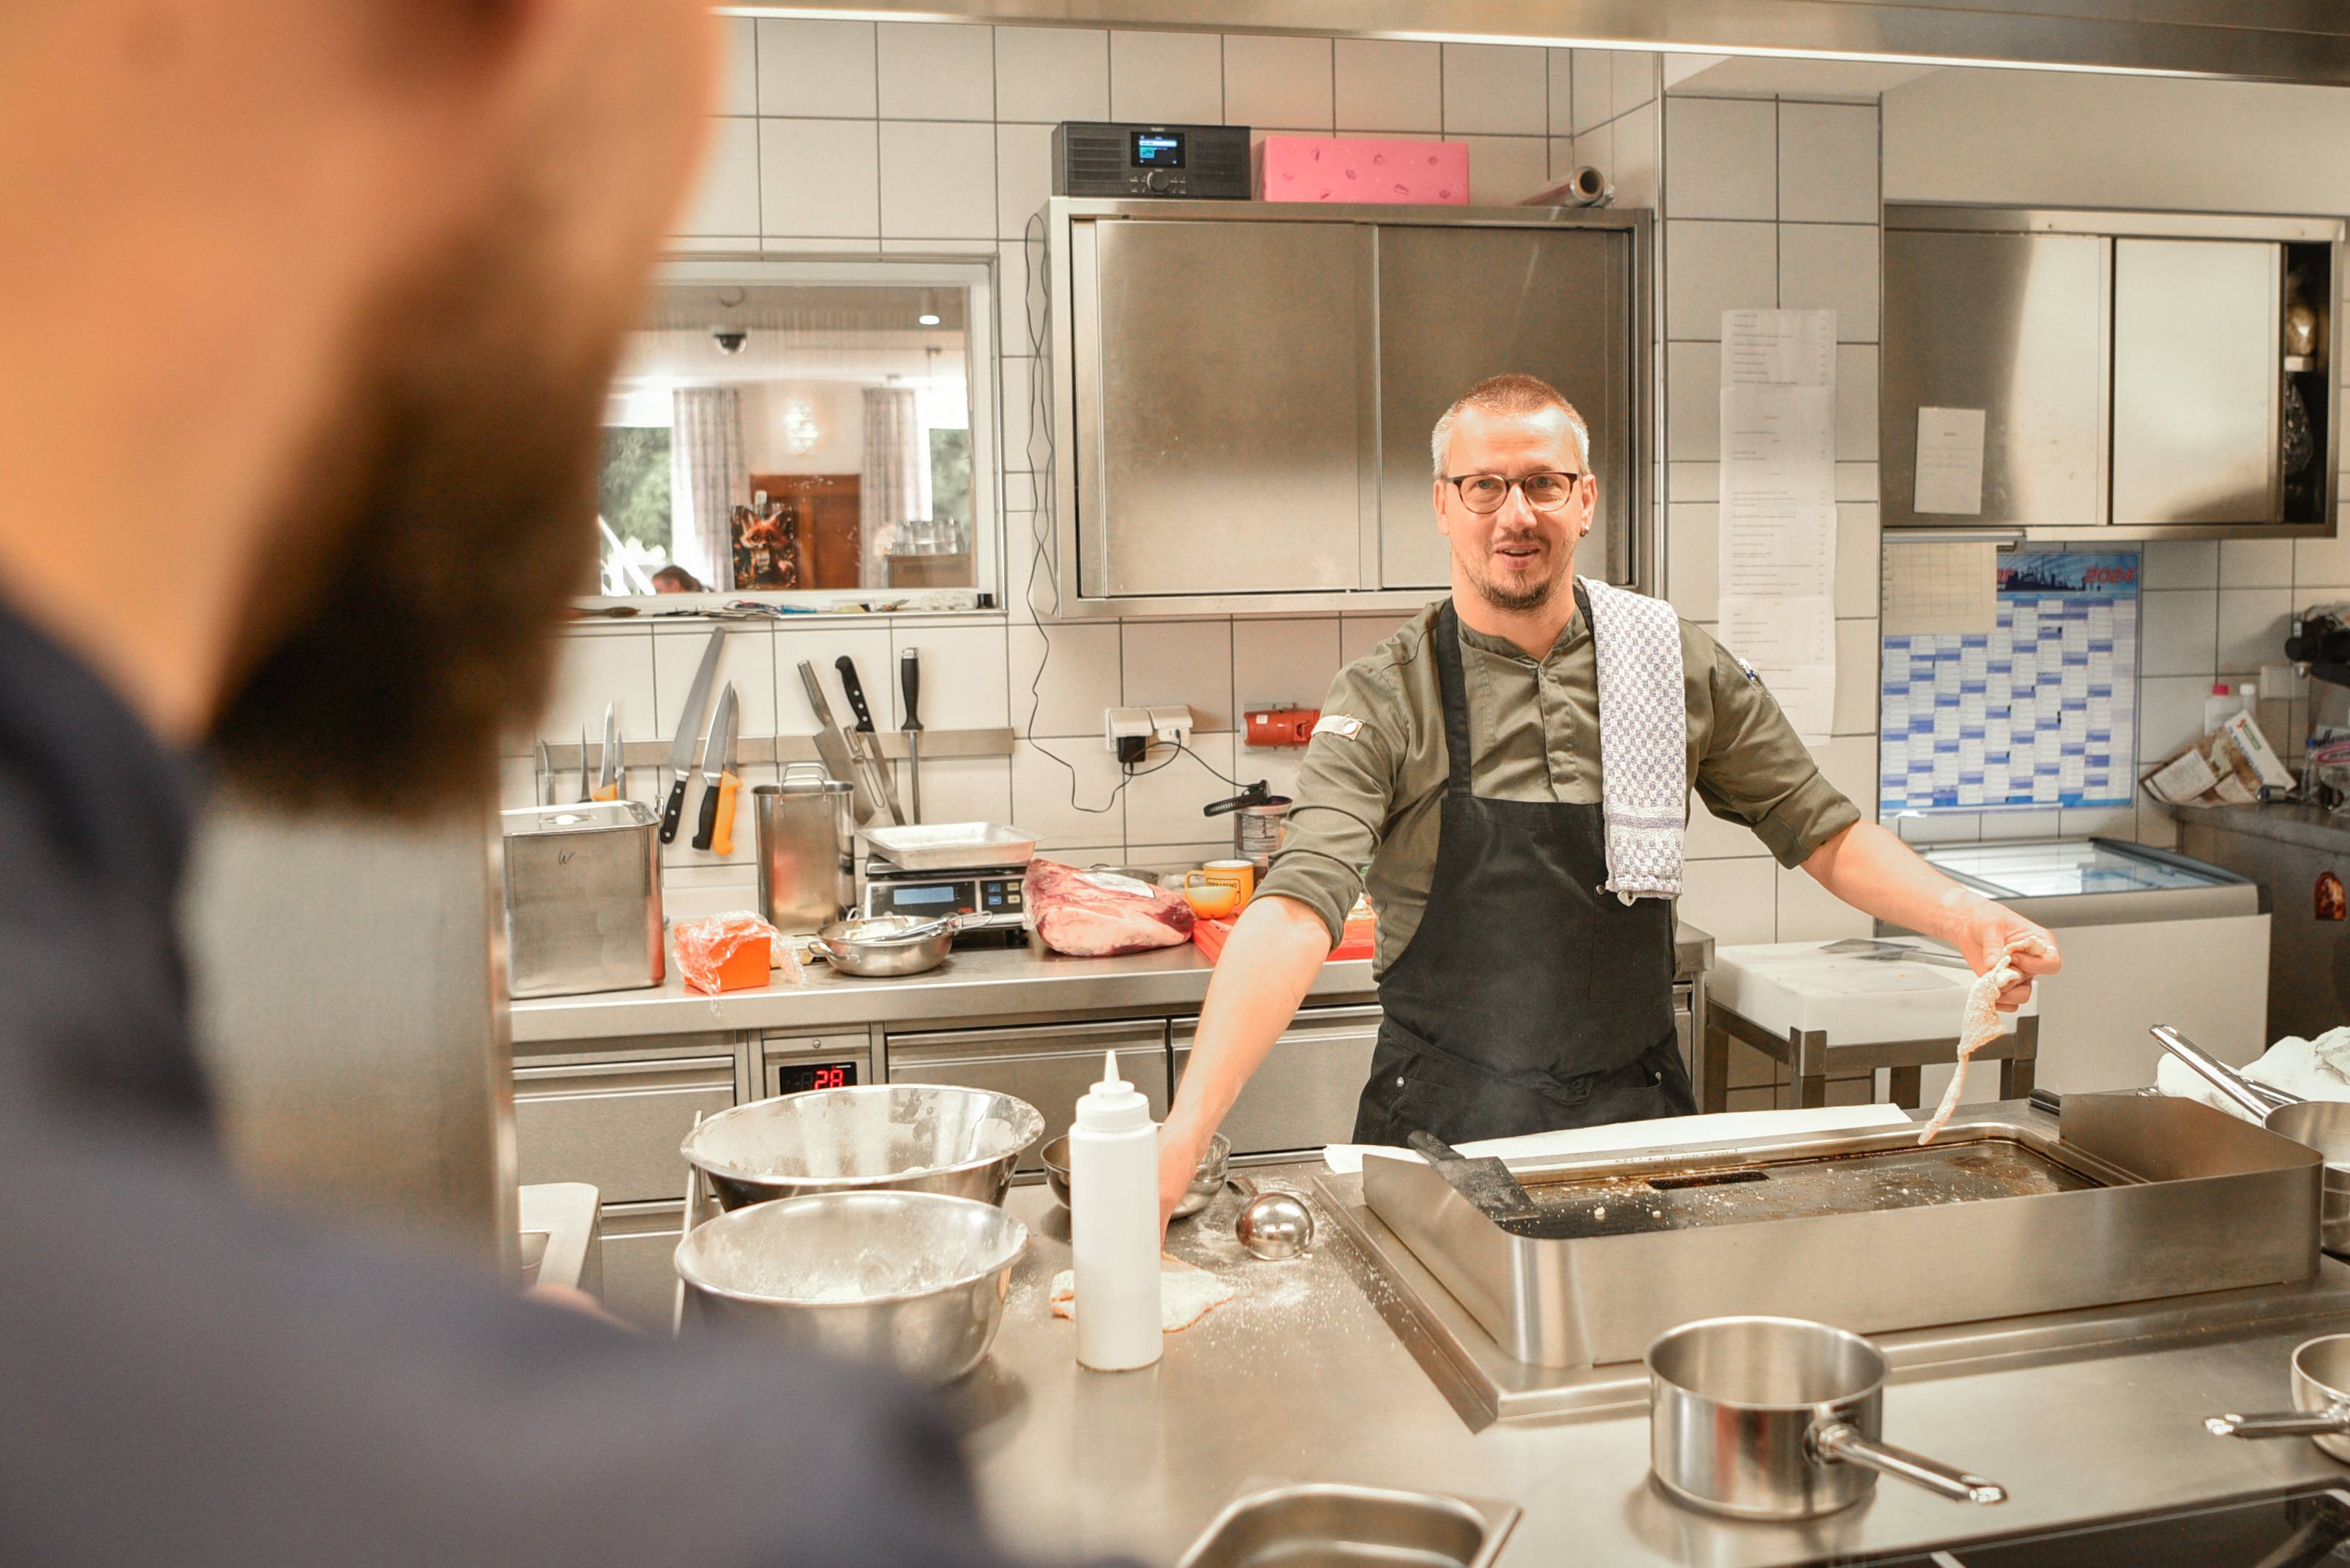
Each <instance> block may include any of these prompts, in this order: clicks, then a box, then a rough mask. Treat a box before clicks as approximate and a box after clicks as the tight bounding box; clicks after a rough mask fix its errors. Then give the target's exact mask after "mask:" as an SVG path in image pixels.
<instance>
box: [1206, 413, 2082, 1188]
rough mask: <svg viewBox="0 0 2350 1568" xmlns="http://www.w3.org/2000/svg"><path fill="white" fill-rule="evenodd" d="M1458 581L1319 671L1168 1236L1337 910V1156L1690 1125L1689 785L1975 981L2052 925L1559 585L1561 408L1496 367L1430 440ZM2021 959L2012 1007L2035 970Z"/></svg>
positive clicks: (1720, 653) (1650, 632) (1308, 979)
mask: <svg viewBox="0 0 2350 1568" xmlns="http://www.w3.org/2000/svg"><path fill="white" fill-rule="evenodd" d="M1431 447H1432V453H1431V455H1432V456H1433V458H1434V462H1435V472H1434V479H1433V484H1432V488H1431V494H1432V498H1433V503H1434V507H1435V524H1436V527H1437V530H1438V531H1439V532H1440V533H1441V534H1442V535H1444V536H1445V537H1446V539H1447V540H1448V541H1449V543H1450V545H1451V594H1450V595H1449V596H1448V597H1446V598H1444V599H1442V600H1440V601H1439V602H1438V603H1435V604H1432V605H1430V606H1429V607H1427V608H1426V609H1424V610H1422V611H1420V612H1419V614H1418V615H1416V616H1414V617H1413V618H1411V619H1410V620H1409V621H1408V622H1407V623H1405V625H1404V626H1403V627H1402V628H1401V629H1399V631H1397V632H1396V633H1395V634H1394V635H1393V636H1392V637H1389V638H1388V639H1387V640H1386V641H1385V642H1382V643H1381V644H1379V646H1378V647H1377V648H1375V649H1372V650H1371V651H1370V652H1369V653H1368V654H1367V655H1365V656H1364V657H1363V658H1361V659H1357V660H1356V661H1355V662H1354V663H1352V664H1350V665H1348V666H1347V668H1346V669H1345V670H1341V671H1339V674H1338V678H1337V680H1336V681H1335V682H1334V683H1333V684H1332V686H1331V688H1330V692H1329V695H1328V697H1327V698H1326V700H1325V701H1324V702H1323V705H1322V716H1321V719H1320V720H1319V722H1317V723H1316V724H1315V729H1314V734H1313V737H1312V740H1311V742H1310V743H1309V745H1308V746H1307V749H1306V753H1305V763H1304V765H1303V768H1302V770H1301V772H1300V774H1299V777H1298V782H1297V784H1296V787H1295V791H1294V792H1293V793H1294V795H1295V805H1292V807H1291V808H1290V813H1289V818H1288V829H1287V834H1286V836H1285V838H1284V843H1283V845H1282V847H1281V849H1280V851H1279V853H1278V854H1277V855H1275V856H1274V859H1273V863H1272V866H1271V867H1270V868H1269V869H1268V870H1267V872H1266V874H1265V876H1264V877H1263V882H1262V884H1261V887H1260V889H1259V893H1258V896H1257V897H1256V898H1255V899H1253V901H1252V902H1251V903H1250V905H1249V907H1248V909H1247V910H1246V911H1245V912H1244V913H1243V916H1242V918H1241V919H1240V922H1239V924H1238V925H1237V926H1236V927H1235V928H1234V929H1233V931H1232V937H1231V940H1229V941H1228V942H1227V943H1226V945H1225V947H1224V950H1223V953H1222V956H1221V958H1220V959H1219V960H1218V961H1217V965H1216V971H1215V976H1214V979H1213V981H1212V982H1211V985H1210V987H1209V990H1208V998H1207V1003H1206V1007H1205V1009H1204V1011H1203V1013H1202V1015H1201V1021H1200V1032H1199V1035H1198V1038H1197V1040H1196V1042H1195V1044H1194V1045H1193V1048H1192V1052H1191V1063H1190V1065H1189V1066H1188V1068H1187V1069H1186V1070H1185V1073H1184V1075H1183V1081H1182V1085H1181V1087H1180V1091H1179V1093H1178V1094H1177V1096H1176V1098H1175V1103H1174V1105H1173V1106H1172V1108H1171V1109H1170V1112H1169V1114H1168V1118H1167V1122H1166V1124H1165V1127H1163V1128H1162V1130H1161V1134H1160V1167H1159V1191H1160V1198H1159V1210H1160V1215H1161V1218H1162V1220H1163V1219H1164V1217H1165V1216H1166V1214H1167V1213H1168V1212H1169V1211H1170V1210H1171V1209H1172V1207H1173V1204H1174V1202H1175V1200H1176V1199H1178V1198H1180V1196H1181V1195H1182V1192H1183V1190H1184V1189H1185V1187H1186V1186H1187V1185H1188V1184H1189V1182H1190V1180H1191V1171H1192V1168H1193V1166H1194V1164H1195V1163H1196V1162H1197V1160H1198V1158H1199V1157H1200V1155H1201V1153H1202V1152H1203V1151H1204V1150H1205V1149H1206V1147H1207V1146H1208V1143H1209V1140H1210V1139H1211V1137H1213V1135H1214V1133H1215V1130H1216V1127H1217V1124H1218V1123H1219V1122H1221V1121H1222V1119H1223V1116H1224V1115H1225V1113H1226V1112H1227V1111H1229V1110H1230V1109H1231V1108H1232V1103H1233V1101H1234V1100H1235V1099H1236V1098H1237V1097H1238V1096H1239V1095H1240V1092H1241V1090H1242V1088H1243V1085H1246V1084H1247V1082H1248V1079H1249V1075H1250V1074H1251V1073H1253V1071H1254V1070H1255V1069H1256V1067H1257V1065H1258V1064H1260V1063H1261V1062H1263V1060H1264V1057H1265V1054H1266V1053H1267V1052H1268V1051H1269V1050H1271V1049H1272V1047H1273V1044H1274V1040H1275V1039H1276V1038H1277V1037H1278V1036H1279V1035H1280V1034H1281V1033H1282V1032H1283V1031H1284V1029H1286V1028H1287V1027H1288V1025H1289V1022H1290V1018H1291V1016H1292V1015H1293V1014H1294V1013H1295V1012H1296V1009H1297V1006H1298V1003H1299V1002H1301V1001H1302V1000H1303V999H1304V997H1305V992H1306V990H1307V989H1308V987H1310V986H1311V985H1312V984H1313V982H1314V978H1315V973H1316V972H1317V971H1319V969H1320V967H1321V965H1322V963H1323V961H1324V960H1325V959H1326V958H1327V956H1328V954H1329V951H1330V949H1331V947H1332V945H1333V944H1334V943H1335V942H1336V940H1337V938H1338V936H1339V934H1340V932H1341V930H1342V929H1343V927H1344V924H1345V920H1346V917H1347V911H1348V909H1351V908H1352V907H1353V905H1354V903H1355V900H1356V898H1357V895H1358V894H1360V893H1362V892H1364V891H1366V890H1367V891H1368V893H1369V895H1370V899H1371V902H1372V905H1373V906H1374V908H1375V909H1377V911H1378V951H1377V953H1376V955H1375V961H1374V972H1375V973H1376V975H1377V976H1378V988H1379V1004H1380V1007H1381V1009H1382V1011H1383V1012H1384V1015H1385V1016H1384V1018H1383V1019H1382V1021H1381V1023H1380V1026H1379V1038H1378V1048H1377V1050H1376V1052H1375V1053H1374V1054H1373V1056H1372V1059H1371V1072H1370V1078H1369V1081H1368V1082H1367V1084H1365V1085H1363V1089H1362V1098H1361V1103H1360V1106H1359V1108H1358V1110H1357V1117H1356V1123H1355V1129H1354V1139H1355V1141H1357V1142H1358V1143H1384V1144H1399V1143H1402V1142H1404V1141H1405V1140H1406V1138H1407V1137H1409V1135H1410V1134H1411V1133H1412V1132H1414V1131H1416V1130H1420V1131H1426V1132H1430V1133H1432V1134H1434V1135H1435V1136H1436V1137H1440V1138H1442V1139H1443V1140H1444V1141H1446V1142H1448V1143H1452V1144H1460V1143H1463V1142H1468V1141H1471V1140H1474V1139H1481V1138H1492V1137H1511V1136H1513V1135H1516V1134H1521V1133H1530V1132H1541V1131H1547V1130H1550V1129H1553V1128H1558V1127H1590V1126H1596V1125H1598V1124H1601V1123H1607V1122H1619V1121H1633V1120H1639V1119H1642V1118H1646V1117H1652V1116H1679V1115H1685V1114H1688V1113H1690V1112H1691V1111H1693V1110H1695V1109H1696V1106H1695V1103H1694V1101H1693V1099H1692V1097H1691V1095H1690V1080H1689V1073H1688V1069H1687V1067H1686V1066H1685V1065H1684V1064H1683V1062H1682V1060H1681V1055H1680V1052H1679V1045H1678V1042H1677V1039H1676V1036H1675V1032H1674V1029H1673V1021H1672V983H1673V928H1674V919H1673V900H1674V899H1675V898H1677V897H1678V896H1679V892H1680V889H1681V872H1682V865H1681V835H1682V832H1683V829H1684V827H1685V826H1686V823H1687V816H1688V802H1689V794H1690V791H1691V790H1694V791H1695V792H1696V794H1697V796H1698V798H1699V800H1700V801H1701V802H1702V803H1703V804H1704V805H1705V807H1706V809H1708V810H1709V811H1711V812H1712V813H1713V814H1714V815H1716V816H1719V817H1722V818H1725V819H1727V820H1729V821H1732V822H1736V823H1740V824H1742V825H1743V826H1746V827H1748V828H1750V829H1752V831H1753V833H1754V835H1755V836H1757V837H1758V838H1760V839H1761V840H1762V841H1763V844H1764V845H1765V846H1767V847H1768V848H1769V849H1770V851H1771V853H1772V854H1773V856H1774V857H1777V859H1778V861H1779V862H1780V864H1782V865H1784V866H1787V867H1802V868H1803V869H1804V871H1805V872H1806V873H1807V874H1809V875H1810V876H1811V877H1814V879H1815V880H1817V881H1818V882H1819V884H1820V885H1821V886H1822V887H1823V888H1826V889H1827V890H1828V891H1829V892H1830V893H1832V894H1834V895H1835V897H1837V898H1841V899H1843V900H1844V901H1845V902H1846V903H1847V904H1850V905H1852V906H1853V907H1854V908H1856V909H1861V910H1863V911H1865V912H1866V913H1868V914H1871V915H1875V916H1877V917H1879V918H1881V919H1886V920H1888V921H1891V922H1893V923H1894V924H1896V925H1899V926H1903V927H1906V928H1908V929H1912V930H1916V931H1919V932H1923V933H1924V934H1926V935H1928V936H1930V937H1934V938H1937V939H1939V940H1943V941H1946V942H1948V943H1950V945H1951V946H1952V947H1954V948H1956V949H1957V950H1959V951H1960V952H1961V953H1963V954H1964V955H1966V957H1967V959H1968V961H1969V962H1970V963H1971V964H1972V965H1973V966H1974V968H1975V970H1976V971H1977V972H1978V973H1981V972H1984V971H1989V970H1990V969H1991V967H1992V966H1993V964H1994V963H1995V962H1996V961H1997V960H1998V959H1999V957H2000V955H2002V953H2003V952H2005V951H2007V950H2009V949H2010V948H2011V947H2012V946H2014V945H2015V944H2016V943H2017V942H2019V941H2020V940H2022V939H2025V938H2029V937H2037V938H2040V939H2042V940H2046V936H2047V934H2046V933H2045V932H2044V931H2043V930H2041V929H2040V928H2039V927H2037V926H2034V925H2033V924H2032V923H2031V922H2030V921H2028V920H2025V919H2022V917H2020V916H2018V915H2016V914H2014V913H2012V911H2010V910H2008V909H2004V908H2002V907H2001V906H2000V905H1998V904H1995V903H1993V902H1991V900H1989V899H1987V898H1982V897H1981V896H1980V895H1978V894H1976V893H1973V892H1970V891H1969V890H1967V889H1965V888H1960V887H1959V886H1958V885H1957V884H1955V883H1953V882H1951V881H1950V880H1949V879H1948V878H1947V877H1943V876H1942V875H1941V874H1940V873H1939V872H1937V871H1935V870H1934V869H1932V868H1931V867H1929V866H1927V865H1926V863H1925V862H1924V861H1922V860H1920V859H1919V858H1918V857H1917V856H1916V855H1915V854H1913V853H1911V852H1910V851H1909V850H1908V848H1907V847H1906V846H1903V845H1902V843H1901V842H1900V841H1899V840H1898V838H1896V837H1895V836H1893V835H1892V834H1890V833H1888V832H1887V831H1886V830H1885V829H1883V828H1881V827H1879V826H1877V825H1876V824H1875V823H1873V822H1867V821H1864V820H1863V819H1862V816H1861V814H1860V812H1859V811H1858V810H1856V808H1855V807H1854V805H1853V804H1852V802H1851V801H1849V800H1848V799H1846V797H1845V795H1844V794H1842V793H1841V792H1839V791H1838V790H1837V789H1836V788H1835V785H1833V784H1830V783H1828V781H1827V780H1826V779H1825V777H1823V776H1822V774H1821V773H1820V769H1819V766H1818V764H1817V763H1815V762H1814V760H1813V758H1812V755H1811V753H1810V752H1809V751H1807V750H1806V749H1805V748H1804V743H1803V742H1802V741H1801V740H1799V739H1798V738H1797V737H1796V734H1795V732H1794V727H1793V726H1792V725H1791V724H1789V722H1788V721H1787V718H1786V715H1785V714H1784V713H1783V712H1782V711H1780V708H1779V704H1778V703H1777V701H1774V700H1773V697H1772V695H1771V693H1770V691H1769V690H1768V689H1767V688H1766V687H1764V686H1763V683H1762V681H1761V680H1760V679H1759V678H1758V677H1757V676H1756V675H1755V674H1754V672H1753V671H1752V670H1751V669H1749V668H1748V667H1747V666H1746V665H1745V664H1744V663H1743V662H1742V661H1741V660H1740V659H1738V658H1737V657H1736V656H1735V655H1733V654H1731V652H1730V651H1729V650H1727V649H1724V648H1722V647H1721V644H1719V643H1717V642H1716V641H1714V639H1712V637H1711V636H1710V635H1708V634H1707V633H1706V632H1705V631H1704V630H1703V629H1702V628H1699V627H1696V626H1692V625H1690V623H1689V622H1687V621H1684V620H1681V619H1680V618H1679V617H1678V616H1676V615H1675V614H1674V613H1673V610H1672V608H1671V607H1670V606H1669V605H1667V604H1665V603H1663V602H1662V601H1661V600H1658V599H1652V598H1648V597H1643V596H1641V595H1638V594H1634V593H1630V592H1627V591H1626V590H1624V589H1621V588H1616V587H1609V586H1608V585H1607V584H1606V583H1603V582H1600V581H1597V580H1596V579H1592V578H1579V577H1577V576H1575V548H1576V545H1578V544H1579V543H1580V542H1581V541H1582V539H1583V538H1584V536H1585V535H1587V534H1588V533H1589V532H1590V531H1591V525H1592V522H1593V520H1594V517H1595V515H1596V512H1597V507H1598V498H1599V484H1600V476H1599V475H1597V474H1596V473H1594V472H1592V465H1591V440H1590V434H1589V431H1587V429H1586V426H1585V424H1584V421H1583V419H1582V416H1581V415H1579V414H1578V413H1576V412H1575V408H1574V406H1573V405H1572V404H1570V403H1569V402H1568V401H1567V400H1566V399H1565V398H1564V397H1562V396H1561V395H1560V394H1559V393H1558V392H1557V390H1556V389H1554V388H1552V387H1550V386H1548V385H1547V384H1545V383H1544V382H1542V381H1540V380H1537V379H1534V377H1531V376H1523V375H1503V376H1496V377H1493V378H1492V379H1488V380H1485V381H1482V382H1480V383H1479V384H1478V385H1476V386H1474V387H1471V388H1470V389H1468V391H1466V392H1465V393H1463V394H1462V395H1461V398H1460V400H1458V401H1456V402H1455V403H1453V405H1452V406H1451V408H1449V409H1447V410H1445V411H1444V414H1443V416H1442V417H1441V418H1440V419H1439V420H1438V421H1436V426H1435V429H1434V431H1433V432H1432V439H1431ZM2054 951H2055V949H2054V942H2053V941H2049V942H2048V946H2047V948H2046V952H2047V954H2048V955H2050V956H2046V957H2039V956H2033V955H2031V954H2029V953H2028V952H2027V954H2026V955H2025V956H2023V957H2022V958H2020V959H2019V960H2018V961H2017V965H2018V967H2019V968H2020V969H2021V970H2022V974H2023V978H2022V979H2020V980H2018V981H2016V982H2015V983H2014V984H2012V985H2011V986H2009V987H2008V988H2007V989H2006V991H2005V992H2003V993H2002V997H2001V999H2000V1000H2001V1002H2002V1005H2003V1006H2007V1007H2013V1006H2016V1005H2018V1004H2020V1003H2021V1002H2023V1001H2024V1000H2025V998H2026V997H2028V996H2029V995H2030V993H2031V979H2030V977H2031V976H2032V975H2034V974H2043V973H2049V972H2053V971H2054V970H2055V969H2056V967H2057V960H2056V958H2055V957H2054Z"/></svg>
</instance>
